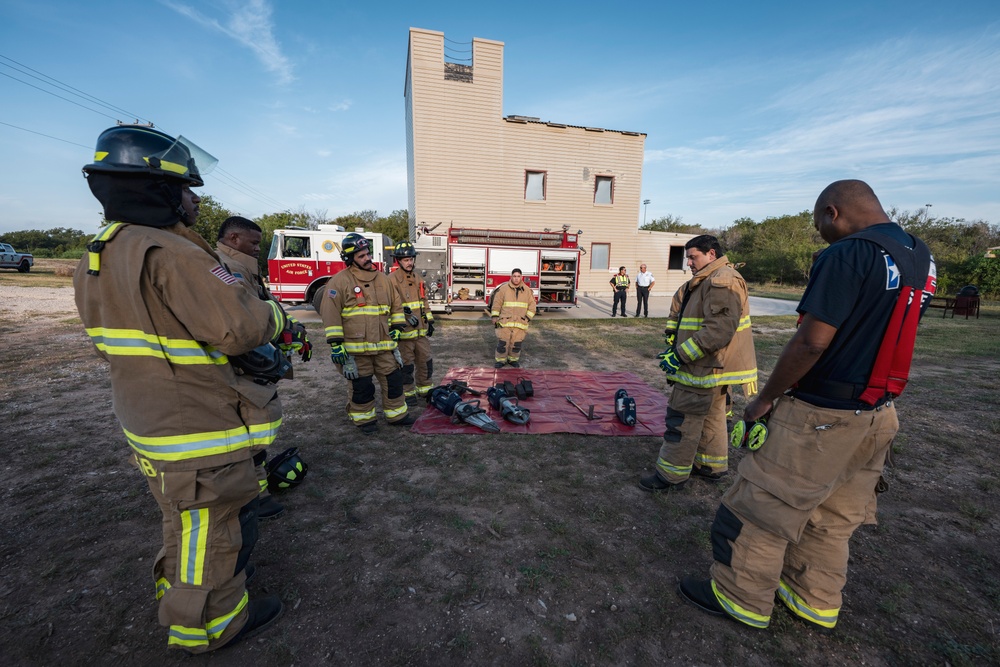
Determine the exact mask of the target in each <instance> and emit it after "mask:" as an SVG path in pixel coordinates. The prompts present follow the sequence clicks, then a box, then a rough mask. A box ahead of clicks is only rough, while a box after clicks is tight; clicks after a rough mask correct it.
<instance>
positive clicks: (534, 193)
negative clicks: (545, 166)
mask: <svg viewBox="0 0 1000 667" xmlns="http://www.w3.org/2000/svg"><path fill="white" fill-rule="evenodd" d="M524 201H545V172H544V171H526V172H524Z"/></svg>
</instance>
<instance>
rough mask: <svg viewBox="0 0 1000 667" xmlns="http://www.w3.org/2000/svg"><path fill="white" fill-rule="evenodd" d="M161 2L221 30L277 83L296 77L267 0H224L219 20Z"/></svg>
mask: <svg viewBox="0 0 1000 667" xmlns="http://www.w3.org/2000/svg"><path fill="white" fill-rule="evenodd" d="M160 2H161V3H162V4H163V5H165V6H166V7H169V8H170V9H172V10H174V11H175V12H177V13H178V14H180V15H182V16H185V17H187V18H189V19H191V20H192V21H194V22H196V23H198V24H199V25H201V26H203V27H205V28H209V29H210V30H215V31H217V32H220V33H222V34H224V35H226V36H227V37H230V38H232V39H234V40H236V41H237V42H239V43H240V44H242V45H243V46H245V47H246V48H248V49H250V50H251V51H252V52H253V53H254V55H255V56H256V57H257V59H258V60H259V61H260V63H261V64H262V65H263V66H264V68H265V69H266V70H267V71H269V72H273V73H274V74H275V75H276V76H277V77H278V81H279V83H289V82H290V81H292V80H293V79H294V78H295V77H294V76H293V67H292V63H291V60H289V58H288V57H287V56H285V54H284V53H282V51H281V45H280V44H278V40H277V38H275V36H274V22H273V21H272V19H271V12H272V10H271V5H270V3H268V2H267V0H245V1H244V2H238V1H237V0H227V2H226V3H225V5H224V6H225V9H226V11H227V12H228V16H226V17H225V18H224V19H223V21H222V22H220V21H219V20H217V19H214V18H211V17H209V16H206V15H205V14H202V13H201V12H200V11H199V10H198V9H195V8H194V7H192V6H190V5H186V4H183V3H181V2H177V1H176V0H160Z"/></svg>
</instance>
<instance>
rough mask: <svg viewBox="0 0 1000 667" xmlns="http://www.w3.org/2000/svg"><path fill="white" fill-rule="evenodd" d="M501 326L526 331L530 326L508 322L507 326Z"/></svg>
mask: <svg viewBox="0 0 1000 667" xmlns="http://www.w3.org/2000/svg"><path fill="white" fill-rule="evenodd" d="M500 326H502V327H512V328H514V329H524V330H525V331H527V330H528V325H527V324H525V323H524V322H506V323H505V324H501V325H500Z"/></svg>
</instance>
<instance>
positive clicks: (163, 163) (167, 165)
mask: <svg viewBox="0 0 1000 667" xmlns="http://www.w3.org/2000/svg"><path fill="white" fill-rule="evenodd" d="M142 159H143V160H145V161H146V164H149V158H148V157H144V158H142ZM160 169H162V170H163V171H169V172H171V173H174V174H180V175H181V176H187V174H188V168H187V165H185V164H178V163H176V162H170V161H169V160H160Z"/></svg>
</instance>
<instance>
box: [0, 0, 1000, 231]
mask: <svg viewBox="0 0 1000 667" xmlns="http://www.w3.org/2000/svg"><path fill="white" fill-rule="evenodd" d="M411 26H413V27H420V28H427V29H431V30H439V31H442V32H444V33H445V36H446V38H447V39H449V40H453V41H455V42H468V41H470V40H471V39H472V38H473V37H484V38H488V39H495V40H499V41H502V42H504V43H505V51H504V56H505V61H504V67H505V72H504V78H505V84H504V105H503V108H504V113H505V114H522V115H529V116H538V117H540V118H541V119H542V120H552V121H558V122H564V123H570V124H575V125H587V126H600V127H606V128H611V129H617V130H632V131H639V132H645V133H646V134H647V135H648V136H647V138H646V155H645V163H644V167H643V188H642V192H643V198H648V199H650V200H651V203H650V204H649V206H648V209H647V211H646V217H647V218H648V219H650V220H651V219H653V218H656V217H659V216H662V215H666V214H671V215H674V216H680V217H681V218H683V220H684V221H685V222H690V223H699V224H702V225H705V226H708V227H720V226H726V225H728V224H730V223H731V222H732V221H733V220H735V219H737V218H739V217H743V216H749V217H752V218H754V219H757V220H760V219H762V218H764V217H766V216H771V215H782V214H784V213H797V212H798V211H801V210H803V209H810V208H811V207H812V205H813V202H814V201H815V197H816V195H817V194H818V193H819V191H820V190H821V189H822V188H823V187H824V186H825V185H826V184H827V183H829V182H830V181H833V180H837V179H840V178H862V179H864V180H866V181H868V182H869V183H871V185H872V186H873V187H874V188H875V191H876V193H878V194H879V196H880V198H881V200H882V203H883V204H884V205H885V206H886V207H889V206H896V207H899V208H900V209H905V210H911V211H913V210H916V209H918V208H920V207H922V206H924V205H925V204H928V203H930V204H933V208H932V209H931V213H932V215H935V216H949V217H960V218H966V219H969V220H972V219H985V220H987V221H990V222H994V223H1000V2H997V1H996V0H985V1H982V2H977V1H970V2H962V1H958V2H955V3H943V2H940V0H936V1H934V2H925V1H923V0H911V1H909V2H897V1H889V2H855V1H853V0H844V1H843V2H838V3H806V2H759V3H748V2H702V3H691V2H672V1H662V2H633V3H607V2H589V1H587V0H581V1H578V2H549V3H539V4H536V5H524V4H521V5H518V4H510V3H474V2H460V3H459V2H456V3H445V2H441V3H432V2H426V3H415V2H378V3H374V2H373V3H359V2H351V3H345V2H306V1H304V0H285V1H284V2H278V1H277V0H201V1H200V2H197V3H195V2H193V1H189V0H131V1H130V2H124V1H118V0H103V1H102V0H94V1H92V2H86V3H82V2H73V1H69V0H61V1H52V0H3V2H2V4H0V150H2V152H3V155H4V156H5V159H4V160H3V161H2V163H3V167H2V168H0V173H2V175H3V178H2V179H0V232H3V231H10V230H14V229H48V228H51V227H74V228H77V229H83V230H85V231H88V232H89V231H92V230H95V229H96V227H97V224H98V222H99V221H100V207H99V205H98V204H97V202H96V200H95V199H93V197H92V196H91V194H90V192H89V190H88V189H87V187H86V183H85V182H84V180H83V178H82V176H81V175H80V171H79V169H80V167H81V166H82V165H83V164H85V163H87V162H89V161H90V160H91V157H92V154H93V150H92V146H93V144H94V140H95V139H96V137H97V135H98V134H99V133H100V132H101V131H102V130H104V129H105V128H106V127H109V126H111V125H113V124H114V121H115V120H117V119H122V120H133V119H134V118H135V117H137V116H138V117H140V118H143V119H147V120H152V121H153V122H155V123H156V125H157V127H159V128H161V129H163V130H164V131H166V132H168V133H171V134H175V135H176V134H182V135H184V136H185V137H187V138H189V139H191V140H193V141H194V142H196V143H197V144H199V145H200V146H201V147H202V148H204V149H205V150H207V151H208V152H210V153H212V154H213V155H215V156H216V157H217V158H219V160H220V162H219V170H217V171H216V172H215V173H213V174H210V175H209V176H208V178H207V179H206V181H207V183H206V187H205V188H204V190H203V192H205V193H208V194H211V195H213V196H214V197H216V198H217V199H218V200H220V201H221V202H222V203H223V204H224V205H225V206H226V207H228V208H230V209H231V210H233V211H236V212H239V213H241V214H243V215H247V216H249V217H255V216H258V215H261V214H263V213H269V212H274V211H280V210H284V209H289V210H293V211H295V210H300V209H304V210H306V211H308V212H325V214H326V215H327V216H329V217H334V216H337V215H340V214H344V213H350V212H352V211H355V210H360V209H376V210H378V211H379V212H381V213H388V212H390V211H391V210H393V209H397V208H405V207H406V201H407V198H406V158H405V152H404V125H403V122H404V121H403V75H404V68H405V64H406V48H407V37H408V29H409V28H410V27H411ZM456 48H462V47H457V46H456ZM15 61H16V63H20V64H15ZM25 67H27V68H31V70H34V72H31V71H30V70H28V71H29V72H30V73H31V74H33V75H34V77H39V78H32V77H31V76H29V75H28V74H25V73H24V71H23V70H24V69H25ZM15 68H16V69H15ZM17 70H22V71H20V72H19V71H17ZM11 77H14V78H17V79H20V80H22V81H25V82H27V83H28V84H31V85H30V86H29V85H25V83H21V82H18V81H15V80H14V78H11ZM45 77H51V78H52V79H55V80H57V81H58V82H60V83H61V84H63V85H65V86H70V87H72V88H74V89H77V90H78V91H82V92H84V93H87V94H89V95H91V96H93V97H95V98H98V99H99V100H101V101H103V102H105V103H107V104H110V105H112V106H114V107H118V108H119V109H120V110H121V111H109V110H108V109H106V108H104V107H101V106H99V105H98V104H97V103H94V102H84V101H83V100H81V99H80V98H78V97H75V96H73V95H71V94H69V93H68V92H65V91H59V90H56V89H55V88H52V87H51V86H49V85H48V84H47V83H45V81H46V79H45ZM40 79H41V80H40ZM31 86H37V88H43V89H45V90H48V91H50V92H54V93H56V94H58V95H61V96H62V97H67V98H69V99H71V100H73V101H74V102H78V103H80V104H84V105H85V106H88V107H91V108H94V109H98V110H99V111H100V112H101V113H95V112H94V111H91V110H88V109H85V108H82V107H81V106H78V105H76V104H73V103H70V102H68V101H64V100H62V99H59V98H57V97H54V96H53V95H51V94H48V93H46V92H43V91H42V90H38V89H37V88H33V87H31ZM123 112H127V114H126V113H123ZM105 114H106V115H105ZM12 126H14V127H12ZM18 128H20V129H18ZM26 130H29V131H30V132H29V131H26ZM35 133H40V134H41V135H49V137H54V138H49V137H45V136H40V134H35ZM642 217H643V211H642V208H641V207H639V208H638V209H637V210H636V220H637V222H641V220H642Z"/></svg>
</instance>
